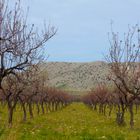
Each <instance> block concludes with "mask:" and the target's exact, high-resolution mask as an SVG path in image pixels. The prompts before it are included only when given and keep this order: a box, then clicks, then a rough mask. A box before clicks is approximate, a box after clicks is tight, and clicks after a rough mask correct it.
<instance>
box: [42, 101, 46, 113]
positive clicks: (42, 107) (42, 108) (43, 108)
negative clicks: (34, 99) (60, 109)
mask: <svg viewBox="0 0 140 140" xmlns="http://www.w3.org/2000/svg"><path fill="white" fill-rule="evenodd" d="M41 109H42V114H44V113H45V111H44V104H43V102H41Z"/></svg>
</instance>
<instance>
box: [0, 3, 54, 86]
mask: <svg viewBox="0 0 140 140" xmlns="http://www.w3.org/2000/svg"><path fill="white" fill-rule="evenodd" d="M26 21H27V19H26V18H24V14H23V13H22V9H21V2H20V0H17V2H16V3H15V6H14V9H12V10H10V8H9V6H8V2H7V0H0V87H1V83H2V80H3V78H4V77H6V76H7V75H9V74H13V75H16V72H17V71H23V70H26V69H27V67H30V65H32V64H33V63H37V62H38V61H39V60H40V58H41V55H42V51H41V49H42V47H43V46H44V45H45V43H46V42H47V41H48V40H49V39H50V38H52V37H53V36H54V35H55V34H56V30H55V28H54V27H50V26H48V28H47V27H46V26H45V27H44V29H43V30H42V32H40V33H39V31H38V30H37V29H36V28H35V27H34V24H33V25H31V26H28V25H27V23H26Z"/></svg>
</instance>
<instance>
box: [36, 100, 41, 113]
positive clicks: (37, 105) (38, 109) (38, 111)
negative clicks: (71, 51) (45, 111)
mask: <svg viewBox="0 0 140 140" xmlns="http://www.w3.org/2000/svg"><path fill="white" fill-rule="evenodd" d="M36 107H37V114H38V115H39V113H40V108H39V104H38V103H36Z"/></svg>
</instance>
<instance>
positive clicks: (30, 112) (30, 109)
mask: <svg viewBox="0 0 140 140" xmlns="http://www.w3.org/2000/svg"><path fill="white" fill-rule="evenodd" d="M29 114H30V118H31V119H32V118H33V111H32V104H31V103H29Z"/></svg>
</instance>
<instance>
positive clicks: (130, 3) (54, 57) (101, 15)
mask: <svg viewBox="0 0 140 140" xmlns="http://www.w3.org/2000/svg"><path fill="white" fill-rule="evenodd" d="M22 3H23V7H25V8H26V7H27V6H29V7H30V10H29V16H28V21H29V23H34V24H35V25H36V26H38V27H42V25H43V22H44V20H45V21H46V22H47V23H50V24H51V25H54V26H56V27H57V28H58V32H57V35H56V36H55V37H54V38H53V39H52V40H51V41H49V42H48V43H47V44H46V45H47V47H48V50H47V54H49V55H50V57H49V59H48V61H74V62H79V61H80V62H83V61H84V62H85V61H97V60H98V61H100V60H103V58H104V57H103V54H106V53H107V50H108V48H109V41H108V32H110V29H111V24H110V23H111V21H113V22H114V23H113V28H114V30H115V31H118V32H119V33H120V34H123V33H124V32H126V31H127V29H128V25H131V26H133V25H135V24H139V21H140V0H23V2H22ZM25 8H24V9H25Z"/></svg>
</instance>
